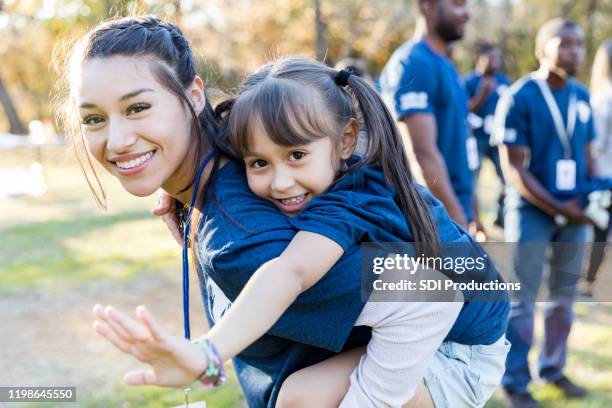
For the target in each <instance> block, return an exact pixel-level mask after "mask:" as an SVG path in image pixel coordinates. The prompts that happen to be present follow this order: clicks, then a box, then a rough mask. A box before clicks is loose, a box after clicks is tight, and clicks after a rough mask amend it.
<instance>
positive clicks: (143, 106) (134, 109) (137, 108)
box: [126, 103, 151, 115]
mask: <svg viewBox="0 0 612 408" xmlns="http://www.w3.org/2000/svg"><path fill="white" fill-rule="evenodd" d="M150 107H151V105H149V104H148V103H135V104H133V105H130V106H128V108H127V110H126V113H127V114H128V115H133V114H135V113H139V112H142V111H143V110H147V109H149V108H150Z"/></svg>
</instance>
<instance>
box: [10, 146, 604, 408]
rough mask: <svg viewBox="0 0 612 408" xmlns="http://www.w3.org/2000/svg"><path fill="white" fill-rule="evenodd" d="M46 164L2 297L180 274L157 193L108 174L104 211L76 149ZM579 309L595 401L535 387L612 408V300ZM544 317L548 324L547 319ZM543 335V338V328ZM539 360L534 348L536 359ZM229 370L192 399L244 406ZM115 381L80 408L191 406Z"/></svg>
mask: <svg viewBox="0 0 612 408" xmlns="http://www.w3.org/2000/svg"><path fill="white" fill-rule="evenodd" d="M33 158H34V154H33V153H32V152H31V151H28V150H27V149H21V150H18V151H10V152H2V151H0V163H2V164H1V165H2V166H9V165H27V164H28V163H29V162H30V161H32V160H33ZM43 160H44V165H45V176H46V181H47V183H48V187H49V190H48V192H47V193H46V194H45V195H43V196H42V197H40V198H28V197H18V198H0V208H2V211H1V212H0V296H2V295H5V294H11V293H17V294H19V293H35V294H36V293H43V292H47V291H49V292H51V293H55V292H53V290H57V288H63V289H64V290H65V289H66V288H68V289H70V288H80V287H82V286H83V285H94V286H95V285H96V284H97V283H99V282H101V281H104V282H112V283H114V284H116V285H117V287H122V286H125V285H129V284H130V282H137V279H138V277H139V276H140V277H142V276H150V275H151V273H152V272H153V275H154V274H155V273H159V274H165V276H174V277H175V280H176V279H180V278H176V275H175V274H176V272H177V271H178V270H179V268H180V253H179V250H178V247H177V246H176V244H175V243H174V241H173V240H172V238H170V236H169V234H168V233H167V231H166V229H165V227H164V226H163V224H162V223H161V222H159V221H158V220H156V219H154V217H151V216H150V215H149V209H150V208H152V207H153V206H154V203H155V200H154V198H146V199H142V198H135V197H132V196H130V195H129V194H127V193H125V192H124V191H123V189H122V188H121V187H120V186H119V185H117V183H116V182H115V181H113V180H111V179H109V178H107V177H105V176H103V182H104V184H105V186H106V189H107V193H108V194H107V196H108V197H109V210H108V211H106V212H104V211H101V210H99V209H98V208H97V207H96V205H95V202H94V200H93V198H92V197H91V194H90V192H89V190H88V188H87V185H86V183H85V181H84V179H83V177H82V175H81V173H80V170H79V168H78V166H77V165H76V164H75V163H74V161H73V160H71V158H70V156H69V155H65V154H64V152H63V150H62V149H60V148H53V149H50V150H47V151H45V152H44V155H43ZM487 172H488V175H487ZM491 180H494V179H493V178H492V172H491V169H490V168H489V169H488V170H486V169H485V176H483V178H482V181H481V183H484V185H483V186H484V188H483V190H484V191H486V192H487V194H488V195H487V196H485V199H486V202H485V205H484V206H483V209H484V215H485V220H487V223H488V224H490V223H491V221H492V218H493V217H492V212H493V210H494V205H492V204H491V202H493V200H494V199H495V197H494V194H493V193H494V192H496V191H497V190H496V186H495V183H494V182H492V181H491ZM493 232H495V231H493ZM497 236H499V231H497ZM171 295H172V296H175V294H174V293H172V294H171ZM576 313H577V320H576V323H575V325H574V328H573V332H572V334H571V337H570V345H571V348H570V354H569V359H568V369H567V372H568V374H569V375H571V376H572V378H575V379H576V380H577V381H578V382H579V383H581V384H584V385H586V386H588V388H589V389H590V390H591V393H590V395H589V397H588V398H587V399H585V400H583V401H567V400H565V399H564V398H563V397H562V396H561V395H560V394H559V392H558V391H557V390H555V389H554V388H552V387H550V386H547V385H544V384H542V383H539V382H537V381H535V382H534V383H533V388H532V390H533V392H534V395H535V396H536V397H537V398H538V399H539V400H541V401H542V403H543V406H544V407H551V408H552V407H555V408H556V407H568V408H579V407H581V408H587V407H588V408H591V407H601V408H604V407H606V408H607V407H612V371H611V370H610V368H611V367H612V347H610V344H612V329H611V328H610V327H611V326H612V306H610V305H597V306H586V305H581V304H578V305H576ZM1 317H2V315H1V314H0V319H1ZM35 323H36V322H31V321H30V322H24V325H26V324H35ZM537 323H538V329H541V326H542V322H541V321H540V320H539V321H538V322H537ZM87 324H89V322H87ZM24 327H25V326H24ZM536 333H537V336H538V337H539V338H540V337H541V330H536ZM534 351H535V350H534ZM112 355H113V356H117V353H116V352H115V353H114V354H112ZM536 356H537V354H536V352H533V353H532V355H531V358H532V359H535V357H536ZM533 362H534V363H535V360H534V361H533ZM533 367H535V364H534V365H533ZM228 368H229V367H228ZM229 374H230V379H229V381H228V384H227V385H225V386H223V387H220V388H217V389H212V390H206V391H205V390H201V389H194V390H193V391H192V393H191V396H192V398H191V400H192V401H197V400H202V399H205V400H206V401H207V404H208V407H212V408H222V407H237V406H244V402H243V398H242V394H241V391H240V388H239V386H238V384H237V381H236V378H235V375H234V374H233V371H232V370H231V368H230V370H229ZM32 375H35V373H32ZM105 381H108V382H111V386H110V387H109V388H104V387H101V388H100V391H96V392H87V393H82V394H80V395H79V402H78V406H83V407H124V408H127V407H152V408H153V407H168V406H175V405H180V404H182V402H183V394H182V391H181V390H171V389H161V388H155V387H142V388H131V387H126V386H124V385H120V384H119V383H118V382H117V383H114V381H115V378H114V377H110V376H109V378H107V379H105ZM0 385H4V384H0ZM13 385H14V384H13ZM31 406H32V407H33V406H36V405H31ZM65 406H74V404H72V405H70V404H66V405H65ZM503 406H504V403H503V400H502V397H501V393H496V395H495V397H494V398H493V399H492V400H491V401H490V402H489V403H488V404H487V407H489V408H497V407H503Z"/></svg>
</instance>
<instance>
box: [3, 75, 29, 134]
mask: <svg viewBox="0 0 612 408" xmlns="http://www.w3.org/2000/svg"><path fill="white" fill-rule="evenodd" d="M0 103H1V104H2V107H3V108H4V112H6V116H7V118H8V120H9V125H10V129H9V132H10V133H13V134H15V135H25V134H27V133H28V130H27V129H26V127H25V126H24V124H23V122H22V121H21V119H19V115H17V109H15V105H14V104H13V100H12V99H11V96H10V95H9V93H8V91H7V90H6V87H5V86H4V82H3V81H2V78H0Z"/></svg>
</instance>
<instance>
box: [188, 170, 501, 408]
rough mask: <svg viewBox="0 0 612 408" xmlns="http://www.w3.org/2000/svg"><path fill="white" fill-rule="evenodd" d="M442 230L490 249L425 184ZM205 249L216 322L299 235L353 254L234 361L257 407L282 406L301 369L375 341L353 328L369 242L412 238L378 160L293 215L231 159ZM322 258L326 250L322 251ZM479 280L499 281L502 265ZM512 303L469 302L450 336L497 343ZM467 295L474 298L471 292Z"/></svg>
mask: <svg viewBox="0 0 612 408" xmlns="http://www.w3.org/2000/svg"><path fill="white" fill-rule="evenodd" d="M420 192H421V194H423V195H424V197H425V200H426V202H427V203H428V205H429V209H430V211H431V213H432V216H433V218H434V220H435V222H436V224H437V226H438V232H439V237H440V240H441V242H442V243H462V245H465V248H466V251H468V252H470V253H469V254H466V253H463V254H462V256H470V255H474V254H476V255H478V254H482V253H484V252H483V251H482V248H480V246H479V245H478V244H476V243H475V242H474V241H473V240H472V239H471V237H469V235H468V234H467V233H466V232H465V231H463V230H462V229H461V228H460V227H458V226H457V225H456V224H455V223H454V222H453V221H452V220H451V219H450V218H449V217H448V215H447V214H446V211H445V210H444V208H443V207H442V205H441V203H440V202H439V201H437V200H436V199H435V198H434V197H433V196H432V195H431V194H430V193H429V192H428V191H427V190H426V189H425V188H422V187H421V188H420ZM202 214H203V217H202V223H201V228H200V230H199V233H198V240H197V251H198V261H199V266H200V268H198V269H199V270H198V273H199V275H200V284H201V291H202V296H203V298H204V304H205V309H206V314H207V317H208V320H209V322H210V323H211V324H214V323H215V322H216V321H217V320H218V319H219V318H220V317H221V316H222V315H223V313H224V312H225V311H226V310H227V309H228V308H229V306H230V305H231V302H232V301H234V300H235V299H236V297H237V296H238V294H239V293H240V291H241V289H242V288H243V287H244V285H245V284H246V282H247V281H248V279H249V278H250V277H251V275H252V274H253V273H254V272H255V271H256V270H257V269H258V268H259V267H260V266H261V265H262V264H264V263H265V262H266V261H268V260H270V259H272V258H275V257H277V256H279V255H280V254H281V253H282V251H283V250H284V249H285V248H286V247H287V245H288V244H289V242H290V241H291V239H292V238H293V237H294V235H295V234H296V233H297V232H298V231H299V230H303V231H310V232H314V233H318V234H321V235H324V236H326V237H328V238H330V239H332V240H334V241H336V242H337V243H338V244H339V245H341V246H342V248H343V249H344V250H345V253H344V255H343V256H342V257H341V259H340V260H339V261H338V262H337V263H336V264H335V265H334V267H333V268H332V269H331V270H330V271H329V272H328V273H327V274H325V276H324V277H323V278H322V279H321V280H320V281H319V282H318V283H317V284H315V285H314V286H313V287H312V288H310V289H309V290H307V291H306V292H304V293H302V294H301V295H300V296H299V297H298V298H297V299H296V301H295V302H294V303H293V304H292V305H291V306H290V307H289V309H288V310H287V311H286V312H285V313H284V314H283V316H282V317H281V318H280V319H279V321H278V322H276V323H275V324H274V326H273V327H272V328H271V329H270V330H269V331H268V333H267V334H266V335H264V336H263V337H262V338H260V339H259V340H257V341H256V342H255V343H254V344H252V345H251V346H250V347H248V348H247V349H246V350H245V351H244V352H243V353H241V354H240V355H239V356H238V357H236V358H235V359H234V364H235V367H236V371H237V374H238V378H239V380H240V382H241V385H242V387H243V390H244V392H245V396H246V398H247V402H248V403H249V406H255V407H264V406H270V407H271V406H273V405H274V402H275V400H276V395H277V392H278V390H279V387H280V385H281V384H282V381H283V380H284V379H285V378H286V376H287V375H289V374H291V373H292V372H294V371H296V370H298V369H300V368H302V367H305V366H308V365H310V364H313V363H316V362H318V361H321V360H323V359H325V358H327V357H329V356H330V355H332V352H339V351H341V350H342V349H343V348H347V344H351V345H354V346H357V345H364V344H366V343H367V340H368V334H367V333H366V334H364V332H363V331H361V330H359V328H355V329H354V328H353V325H354V323H355V322H356V320H357V317H358V316H359V314H360V313H361V311H362V309H363V306H364V305H365V301H364V300H363V299H362V296H361V294H362V292H361V283H362V277H361V267H360V258H361V250H360V247H359V243H361V242H409V241H412V240H413V239H412V234H411V232H410V229H409V228H408V226H407V225H406V222H405V219H404V216H403V214H402V213H401V211H400V210H399V207H398V206H397V204H396V203H395V200H394V193H393V191H392V190H391V189H390V188H389V187H388V186H387V185H386V183H385V180H384V176H383V174H382V172H381V171H380V169H379V168H378V167H376V166H370V167H366V168H363V169H360V170H357V171H354V172H351V173H349V174H348V175H346V176H344V177H343V178H341V179H340V180H339V181H338V182H336V183H335V184H334V186H333V187H332V188H331V189H330V191H328V192H327V193H325V194H323V195H321V196H318V197H315V198H314V199H313V200H312V201H311V202H310V203H309V204H308V206H307V208H306V209H305V210H304V211H303V212H302V213H300V214H299V215H297V216H296V217H293V218H290V217H287V216H285V215H284V214H282V213H281V212H280V211H279V210H278V209H277V208H276V207H275V206H274V204H272V203H270V202H267V201H265V200H262V199H260V198H258V197H256V196H255V195H254V194H253V193H252V192H251V191H250V190H249V188H248V185H247V180H246V176H245V170H244V166H243V165H242V164H241V163H238V162H235V161H230V162H228V163H227V164H226V165H225V166H224V167H222V168H221V169H220V170H219V172H218V173H217V175H216V177H215V179H214V181H213V183H212V184H211V187H210V188H209V189H208V191H207V198H206V200H205V204H204V207H203V208H202ZM313 256H316V254H313ZM490 266H491V267H490V268H488V269H487V271H486V273H485V275H483V276H479V277H478V279H484V280H494V279H499V280H500V281H501V278H499V276H498V274H497V271H496V270H495V268H494V267H492V265H490ZM502 296H503V301H498V302H470V303H465V305H464V307H463V309H462V311H461V313H460V315H459V317H458V319H457V321H456V322H455V324H454V326H453V327H452V329H451V331H450V333H449V335H448V336H447V338H446V340H452V341H456V342H459V343H463V344H490V343H493V342H494V341H495V340H497V339H498V338H499V337H500V336H501V335H502V334H503V333H504V332H505V321H506V317H507V313H508V304H507V302H506V301H505V300H506V299H507V297H505V296H507V295H506V294H505V293H503V294H502ZM466 297H467V296H466Z"/></svg>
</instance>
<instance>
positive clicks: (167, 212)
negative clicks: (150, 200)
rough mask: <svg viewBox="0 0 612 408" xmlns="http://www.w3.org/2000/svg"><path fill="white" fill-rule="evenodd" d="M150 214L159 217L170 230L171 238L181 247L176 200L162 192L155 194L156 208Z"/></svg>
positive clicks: (181, 236) (181, 235)
mask: <svg viewBox="0 0 612 408" xmlns="http://www.w3.org/2000/svg"><path fill="white" fill-rule="evenodd" d="M151 214H153V215H156V216H158V217H161V219H162V220H163V221H164V222H165V223H166V227H168V229H169V230H170V233H171V234H172V237H173V238H174V239H175V240H176V242H178V244H179V245H180V246H183V234H182V232H181V229H180V228H179V219H178V215H177V213H176V200H175V199H174V198H173V197H172V196H171V195H170V194H168V193H166V192H165V191H164V190H161V189H160V190H159V191H158V192H157V207H156V208H153V209H152V210H151Z"/></svg>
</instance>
